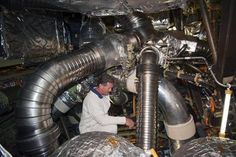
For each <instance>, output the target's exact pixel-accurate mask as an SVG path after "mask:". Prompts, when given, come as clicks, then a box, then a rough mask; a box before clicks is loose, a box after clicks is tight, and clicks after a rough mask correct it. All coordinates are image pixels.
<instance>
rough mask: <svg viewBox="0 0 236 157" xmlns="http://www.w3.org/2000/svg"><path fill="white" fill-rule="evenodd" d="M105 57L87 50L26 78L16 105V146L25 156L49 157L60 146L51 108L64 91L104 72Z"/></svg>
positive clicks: (47, 64)
mask: <svg viewBox="0 0 236 157" xmlns="http://www.w3.org/2000/svg"><path fill="white" fill-rule="evenodd" d="M104 66H105V61H104V57H103V56H100V54H99V53H98V52H96V51H93V50H92V49H89V48H84V49H81V50H78V51H77V52H74V53H72V54H69V55H66V56H62V57H58V58H56V59H53V60H51V61H49V62H47V63H46V64H44V65H42V66H41V67H39V68H38V69H37V70H36V72H35V73H34V74H33V75H31V76H30V77H29V78H27V79H26V80H25V82H24V85H23V88H22V91H21V92H20V96H19V101H18V103H17V105H16V124H17V131H18V132H17V146H18V149H19V151H20V152H21V153H23V154H24V155H26V156H48V155H49V154H51V153H52V152H53V151H55V149H56V148H57V147H58V143H57V138H58V136H59V135H60V131H59V128H58V126H57V125H56V124H55V123H54V122H53V120H52V117H51V105H52V104H53V103H54V102H55V100H56V98H57V96H58V95H59V94H60V93H62V92H63V91H64V90H65V88H66V87H67V86H68V85H69V84H71V83H75V82H77V81H78V80H79V79H81V78H83V77H85V76H87V75H89V74H91V73H94V72H95V71H97V70H101V69H103V68H104Z"/></svg>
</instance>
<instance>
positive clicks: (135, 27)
mask: <svg viewBox="0 0 236 157" xmlns="http://www.w3.org/2000/svg"><path fill="white" fill-rule="evenodd" d="M118 22H119V23H120V24H121V27H123V29H124V30H127V31H129V32H134V33H136V34H137V35H138V37H139V40H140V42H141V43H146V42H147V41H148V40H150V39H151V38H152V37H153V36H154V34H156V31H155V29H154V27H153V25H152V21H151V20H150V19H149V18H148V17H147V16H146V15H145V14H143V13H141V12H133V13H132V14H129V15H127V16H123V17H121V18H120V19H118Z"/></svg>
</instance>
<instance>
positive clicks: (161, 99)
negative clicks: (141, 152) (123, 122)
mask: <svg viewBox="0 0 236 157" xmlns="http://www.w3.org/2000/svg"><path fill="white" fill-rule="evenodd" d="M135 74H136V71H134V72H132V73H131V75H130V76H131V77H129V79H128V80H127V84H128V85H129V88H127V89H128V90H130V91H131V92H133V93H139V96H143V98H142V97H141V98H139V99H141V101H144V100H145V97H146V96H145V95H144V94H149V93H147V92H146V93H145V92H142V91H140V90H141V89H139V90H137V88H136V83H135V82H137V81H136V80H137V78H136V77H134V75H135ZM140 81H142V80H141V79H140ZM158 82H159V83H156V82H155V83H153V82H151V83H152V84H151V85H152V87H151V88H154V86H155V85H157V84H158V98H156V99H157V101H158V104H159V105H160V109H161V111H162V113H163V118H164V123H165V127H166V130H167V135H168V137H169V138H171V143H172V151H173V152H174V151H175V150H177V149H178V148H179V147H180V146H181V145H182V144H184V143H186V142H187V141H188V140H189V139H191V137H193V136H194V134H195V125H194V121H193V118H192V116H191V115H190V113H189V111H188V109H187V106H186V105H185V101H184V99H183V97H182V96H181V94H180V93H179V92H178V91H177V89H176V88H175V87H174V86H173V85H172V84H171V83H170V82H169V81H167V80H166V79H164V78H162V77H161V76H160V79H159V81H158ZM140 83H142V82H140ZM131 86H133V87H132V88H131ZM127 87H128V86H127ZM141 88H143V87H141ZM141 92H142V93H141ZM152 92H153V93H155V94H156V92H155V91H152ZM139 101H140V100H139ZM151 101H152V102H154V103H156V102H155V101H154V99H152V100H151ZM147 102H149V101H147ZM138 104H140V103H138ZM156 105H157V104H156ZM137 106H138V105H137ZM137 109H139V108H137ZM137 113H139V114H140V113H143V111H142V110H141V109H139V110H137ZM148 114H149V116H150V113H148ZM142 116H143V115H142ZM146 116H147V115H146ZM149 116H148V117H149ZM138 118H139V117H138V116H137V135H136V136H138V138H140V139H138V140H139V143H142V140H143V139H142V138H143V135H142V134H141V132H140V131H138V129H139V130H141V129H142V128H143V124H145V123H146V122H143V123H142V122H140V118H139V119H138ZM153 119H155V117H153ZM143 129H144V128H143ZM153 130H155V128H154V129H153ZM148 140H151V139H148ZM143 141H146V139H145V140H143ZM146 143H148V142H146ZM140 145H141V144H140Z"/></svg>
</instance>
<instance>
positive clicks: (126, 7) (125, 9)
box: [48, 0, 187, 16]
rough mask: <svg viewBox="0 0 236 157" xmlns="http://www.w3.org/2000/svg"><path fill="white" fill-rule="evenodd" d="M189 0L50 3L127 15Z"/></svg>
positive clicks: (56, 0) (82, 10) (66, 0)
mask: <svg viewBox="0 0 236 157" xmlns="http://www.w3.org/2000/svg"><path fill="white" fill-rule="evenodd" d="M186 2H187V0H149V1H144V0H119V1H118V0H109V3H108V1H107V0H96V1H95V0H50V1H48V3H50V4H52V5H55V6H57V7H61V8H64V9H67V10H70V11H73V12H80V13H84V14H91V15H93V16H109V15H126V14H129V13H131V12H133V11H141V12H144V13H156V12H160V11H164V10H169V9H174V8H179V7H180V8H184V7H185V6H186Z"/></svg>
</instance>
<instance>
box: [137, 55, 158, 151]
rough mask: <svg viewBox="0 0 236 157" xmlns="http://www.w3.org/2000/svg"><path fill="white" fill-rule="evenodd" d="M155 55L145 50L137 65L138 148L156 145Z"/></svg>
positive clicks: (156, 87) (156, 68)
mask: <svg viewBox="0 0 236 157" xmlns="http://www.w3.org/2000/svg"><path fill="white" fill-rule="evenodd" d="M157 57H158V56H157V54H156V53H155V52H152V51H150V50H146V51H145V52H144V53H143V54H142V56H141V61H140V64H139V65H138V78H139V85H138V93H139V95H138V104H137V112H138V113H137V129H136V144H137V146H139V147H140V148H142V149H144V150H145V151H146V150H149V149H151V148H154V149H155V143H156V124H157V121H156V118H157V117H156V112H157V111H156V106H157V101H158V99H157V98H158V97H157V91H158V65H157V63H158V60H157Z"/></svg>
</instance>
